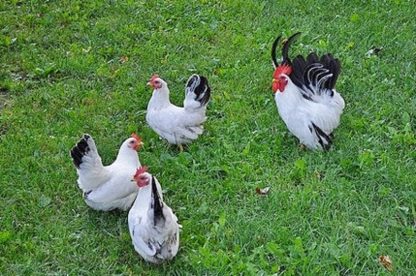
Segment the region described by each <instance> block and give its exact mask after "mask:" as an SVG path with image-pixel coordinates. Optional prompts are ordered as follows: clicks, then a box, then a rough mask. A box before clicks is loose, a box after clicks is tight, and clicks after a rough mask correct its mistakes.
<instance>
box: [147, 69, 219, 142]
mask: <svg viewBox="0 0 416 276" xmlns="http://www.w3.org/2000/svg"><path fill="white" fill-rule="evenodd" d="M147 84H148V85H150V86H152V87H153V89H154V90H153V95H152V97H151V99H150V101H149V104H148V106H147V114H146V121H147V123H148V124H149V126H150V127H151V128H152V129H153V130H154V131H155V132H156V133H157V134H159V136H161V137H162V138H164V139H166V140H168V142H169V143H170V144H174V145H178V146H179V148H180V149H181V150H183V148H182V145H183V144H188V143H190V142H191V141H192V140H195V139H196V138H198V136H199V135H200V134H202V132H203V130H204V128H203V125H202V124H203V123H204V122H205V120H206V116H205V112H206V107H207V104H208V101H209V99H210V95H211V89H210V87H209V86H208V80H207V79H206V78H205V77H203V76H200V75H196V74H194V75H192V76H191V77H190V78H189V79H188V81H187V83H186V88H185V100H184V102H183V106H184V107H178V106H176V105H173V104H172V103H171V102H170V99H169V88H168V85H167V83H166V82H165V81H164V80H162V79H161V78H160V77H159V76H158V75H153V76H152V78H151V79H150V81H149V82H148V83H147Z"/></svg>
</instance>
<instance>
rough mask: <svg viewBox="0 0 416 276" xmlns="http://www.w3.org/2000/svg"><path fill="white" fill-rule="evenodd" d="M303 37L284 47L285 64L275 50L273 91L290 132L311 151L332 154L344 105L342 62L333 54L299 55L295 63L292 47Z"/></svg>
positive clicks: (279, 110)
mask: <svg viewBox="0 0 416 276" xmlns="http://www.w3.org/2000/svg"><path fill="white" fill-rule="evenodd" d="M299 34H300V33H296V34H294V35H292V36H291V37H290V38H289V39H288V40H286V41H285V42H284V44H283V48H282V56H283V60H282V63H281V64H280V65H279V64H278V62H277V60H276V47H277V45H278V43H279V41H280V38H281V36H279V37H277V38H276V40H275V41H274V43H273V46H272V61H273V65H274V68H275V71H274V74H273V83H272V89H273V92H274V93H275V101H276V105H277V109H278V112H279V114H280V117H281V118H282V119H283V121H284V122H285V124H286V126H287V128H288V129H289V131H290V132H291V133H292V134H293V135H295V136H296V137H297V138H298V139H299V140H300V142H301V143H302V144H304V145H305V146H307V147H308V148H310V149H323V150H329V148H330V147H331V144H332V138H333V135H332V132H333V131H334V129H335V128H337V127H338V125H339V122H340V116H341V114H342V112H343V109H344V106H345V103H344V99H343V98H342V97H341V95H340V94H339V93H338V92H336V91H335V89H334V87H335V83H336V81H337V78H338V75H339V73H340V70H341V65H340V61H339V60H338V59H335V58H333V57H332V55H331V54H326V55H323V56H322V57H320V58H319V57H318V56H317V55H316V54H315V53H310V54H309V55H308V56H307V58H306V59H305V58H304V57H303V56H301V55H298V56H297V57H296V58H295V59H294V60H293V62H292V61H291V60H290V58H289V56H288V52H289V47H290V44H291V43H292V42H293V40H294V39H296V37H297V36H298V35H299Z"/></svg>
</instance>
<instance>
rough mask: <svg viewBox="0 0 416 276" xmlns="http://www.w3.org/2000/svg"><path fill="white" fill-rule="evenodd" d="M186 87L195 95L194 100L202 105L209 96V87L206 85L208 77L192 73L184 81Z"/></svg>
mask: <svg viewBox="0 0 416 276" xmlns="http://www.w3.org/2000/svg"><path fill="white" fill-rule="evenodd" d="M186 88H187V89H189V91H191V92H193V93H194V94H195V95H196V98H195V100H196V101H198V102H200V103H201V106H204V105H206V104H207V103H208V101H209V99H210V97H211V88H210V87H209V85H208V79H207V78H206V77H204V76H200V75H196V74H195V75H192V76H191V77H190V78H189V80H188V82H187V83H186Z"/></svg>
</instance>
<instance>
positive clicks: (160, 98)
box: [148, 86, 170, 109]
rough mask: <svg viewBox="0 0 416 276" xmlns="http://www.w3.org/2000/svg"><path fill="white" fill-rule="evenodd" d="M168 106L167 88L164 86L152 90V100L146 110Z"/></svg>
mask: <svg viewBox="0 0 416 276" xmlns="http://www.w3.org/2000/svg"><path fill="white" fill-rule="evenodd" d="M169 105H170V100H169V88H167V87H166V86H164V87H162V88H159V89H155V90H153V95H152V98H151V99H150V101H149V105H148V108H152V109H162V108H165V107H167V106H169Z"/></svg>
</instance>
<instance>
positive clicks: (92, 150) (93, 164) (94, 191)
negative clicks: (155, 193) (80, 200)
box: [71, 133, 142, 211]
mask: <svg viewBox="0 0 416 276" xmlns="http://www.w3.org/2000/svg"><path fill="white" fill-rule="evenodd" d="M141 145H142V142H141V139H140V137H139V136H137V135H136V134H134V133H133V134H132V137H131V138H128V139H127V140H125V141H124V142H123V144H122V145H121V147H120V149H119V152H118V155H117V158H116V160H115V161H114V163H113V164H111V165H109V166H103V164H102V162H101V157H100V156H99V155H98V151H97V147H96V145H95V142H94V140H93V139H92V137H91V136H90V135H88V134H84V136H83V137H82V138H81V140H80V141H79V142H78V143H77V144H76V145H75V146H74V147H73V148H72V150H71V157H72V160H73V162H74V165H75V167H76V169H77V173H78V186H79V188H80V189H81V190H82V191H83V194H84V200H85V202H86V203H87V205H88V206H90V207H91V208H93V209H95V210H101V211H109V210H113V209H116V208H118V209H122V210H124V211H125V210H127V209H128V208H129V207H130V206H131V205H132V204H133V202H134V199H135V198H136V195H137V192H138V188H137V185H135V184H134V183H132V182H131V176H132V174H134V172H135V171H136V169H137V168H138V167H140V166H141V165H140V161H139V157H138V155H137V150H138V149H139V147H140V146H141Z"/></svg>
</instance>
